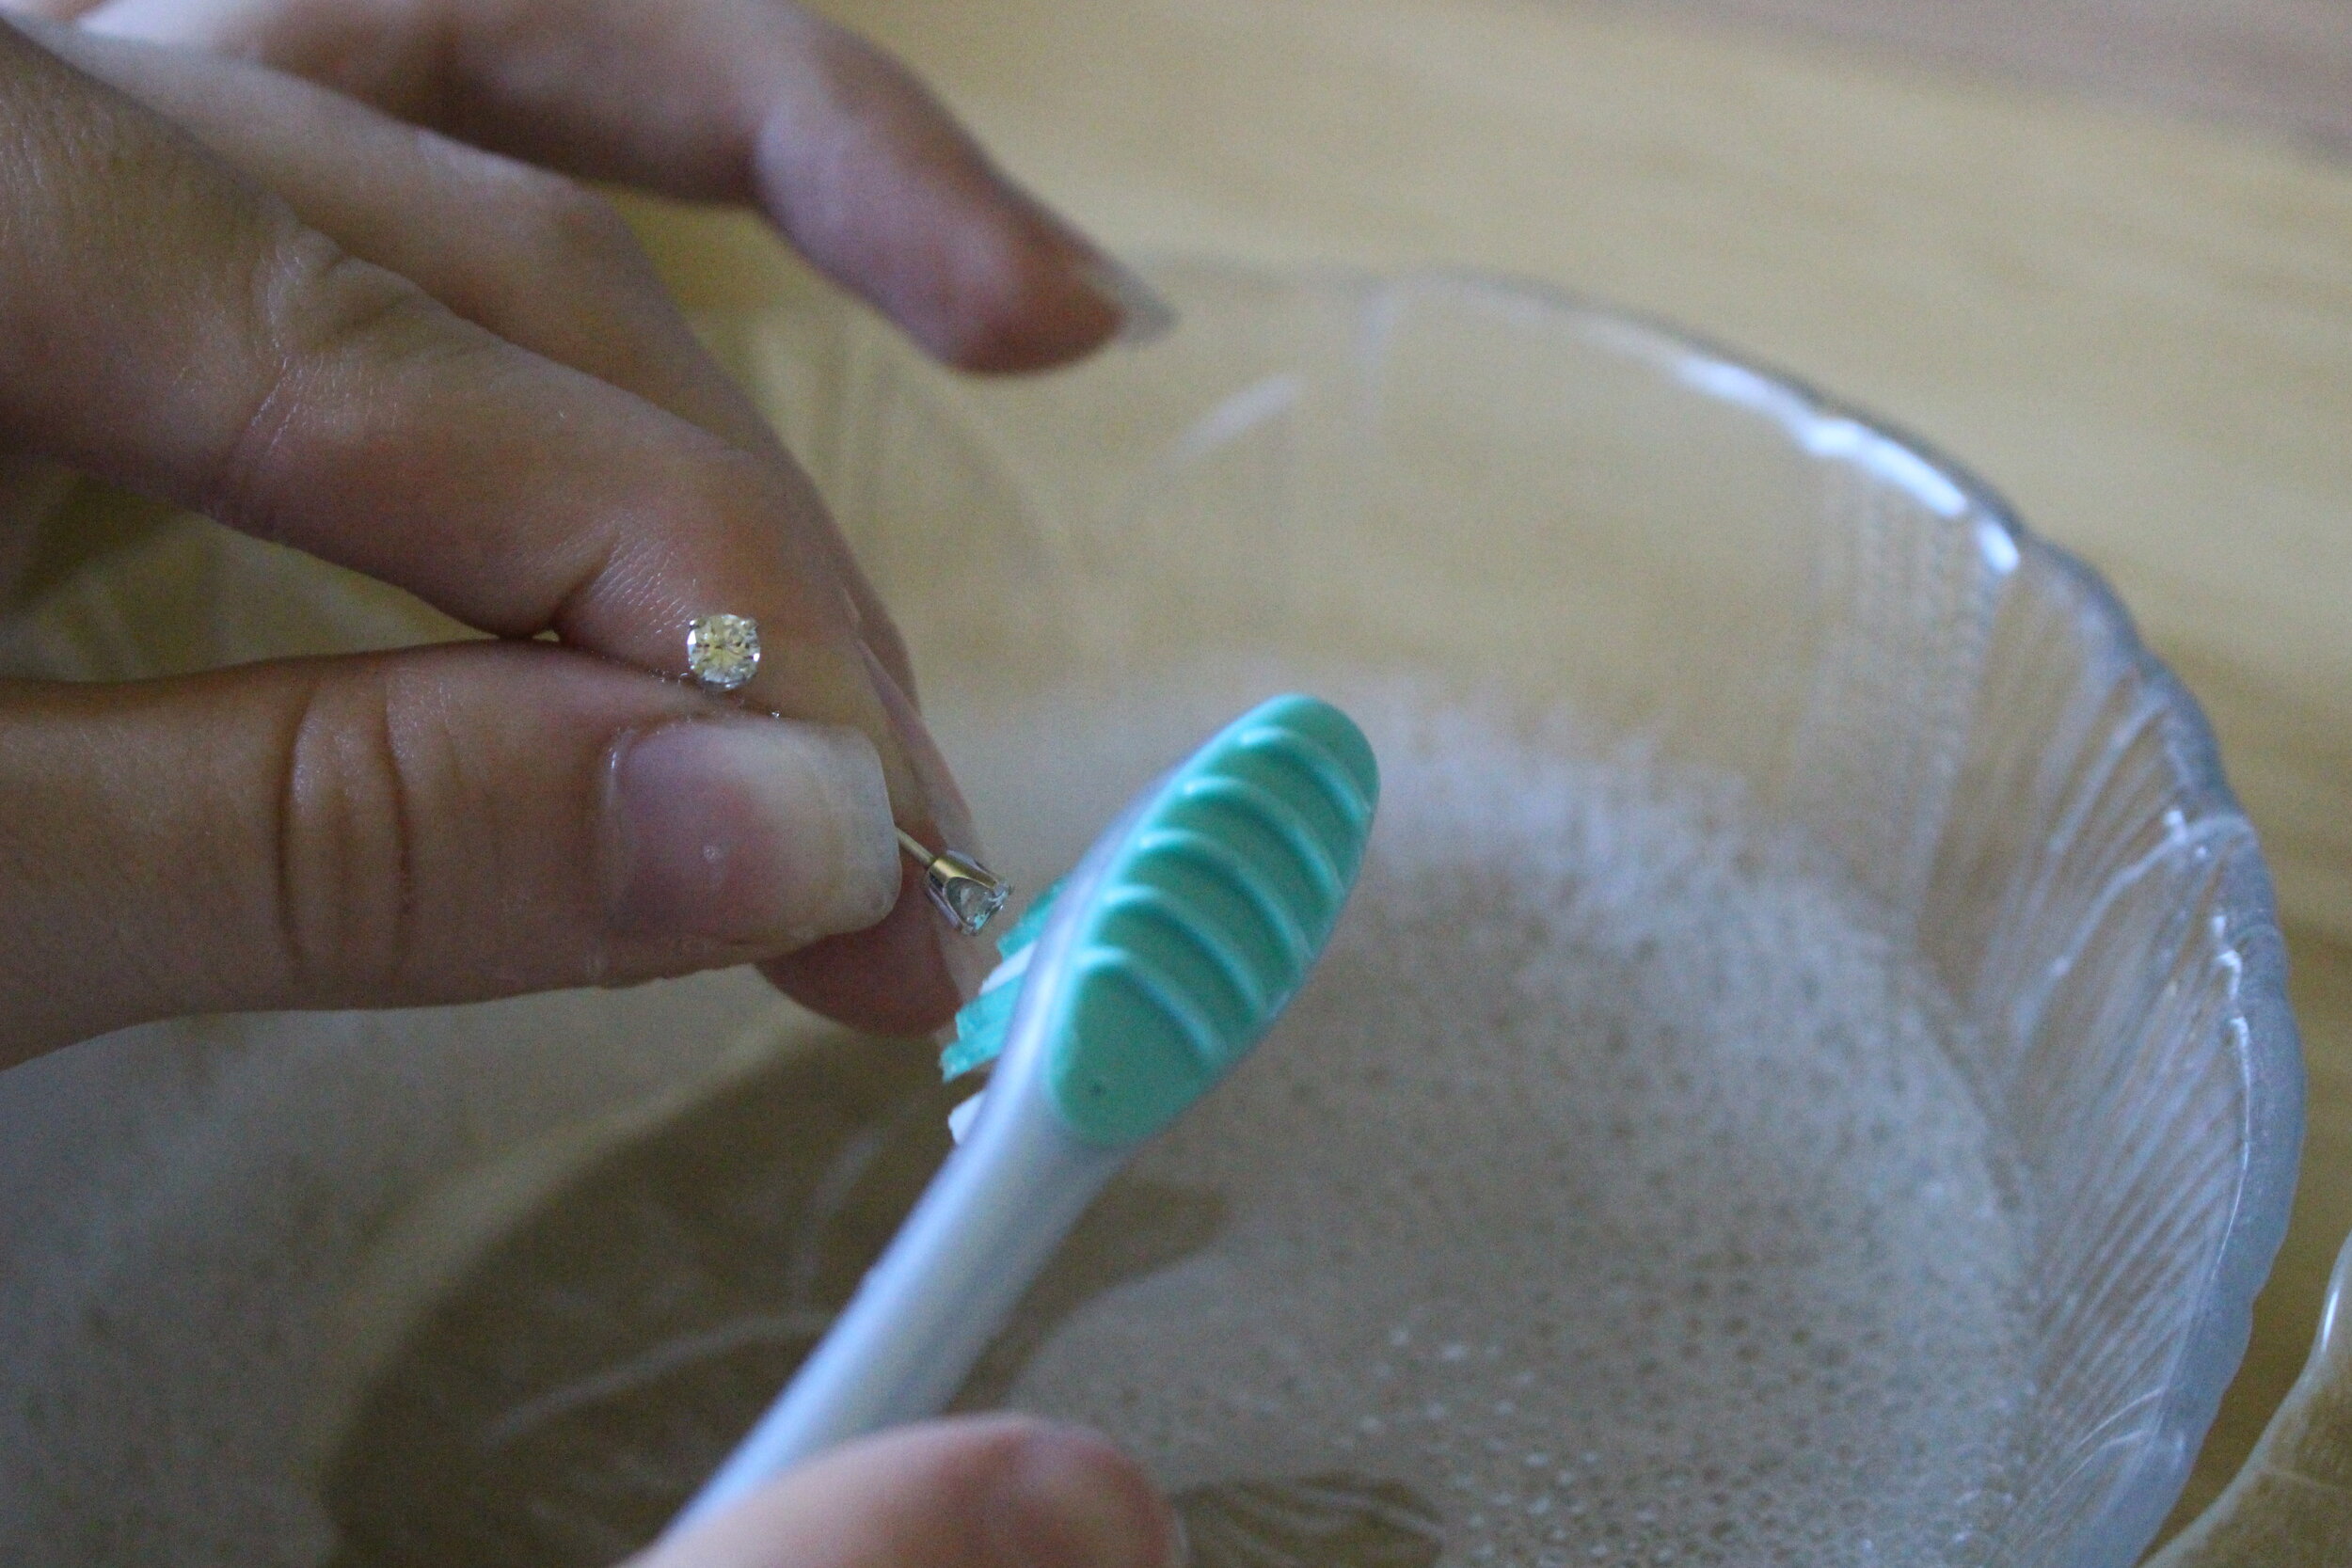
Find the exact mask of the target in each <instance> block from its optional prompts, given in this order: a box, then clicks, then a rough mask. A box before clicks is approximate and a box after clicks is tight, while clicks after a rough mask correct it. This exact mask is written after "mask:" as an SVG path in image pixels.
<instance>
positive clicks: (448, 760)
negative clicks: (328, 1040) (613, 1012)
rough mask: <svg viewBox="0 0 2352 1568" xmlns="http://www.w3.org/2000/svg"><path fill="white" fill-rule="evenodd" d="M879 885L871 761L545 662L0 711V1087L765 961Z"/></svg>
mask: <svg viewBox="0 0 2352 1568" xmlns="http://www.w3.org/2000/svg"><path fill="white" fill-rule="evenodd" d="M897 893H898V854H897V851H896V848H895V847H894V845H893V843H892V840H891V828H890V816H889V799H888V795H887V792H886V791H885V789H884V787H883V784H882V765H881V761H880V759H879V757H878V756H877V755H876V753H875V752H874V748H873V745H872V743H871V742H870V741H868V740H867V739H866V737H865V736H863V735H862V734H860V733H859V732H857V731H855V730H851V729H848V728H843V727H837V726H825V725H814V724H806V723H801V722H796V721H785V720H778V719H771V718H768V717H765V716H762V715H751V714H745V713H743V712H741V711H740V710H739V709H737V708H735V707H733V706H731V705H725V704H722V703H718V702H715V701H713V700H711V699H710V698H707V697H706V696H704V695H703V694H702V693H700V692H698V691H696V690H694V689H691V688H689V687H685V686H681V685H679V684H677V683H675V682H672V681H663V680H660V679H657V678H655V677H653V676H650V675H646V674H644V673H639V672H636V671H630V670H625V669H623V668H621V667H620V666H618V665H615V664H612V663H611V662H609V661H607V660H604V659H599V658H596V657H592V656H589V655H585V654H580V653H576V652H572V651H570V650H568V649H563V648H556V647H550V646H548V645H546V644H543V643H527V642H526V643H506V642H463V643H451V644H447V645H444V646H441V647H436V648H425V649H418V650H414V651H411V652H407V653H401V654H390V655H381V656H368V657H352V658H342V659H309V660H299V661H292V662H285V663H278V664H266V665H253V666H247V667H245V668H242V669H238V670H233V671H225V672H220V673H215V674H209V675H203V676H199V677H195V678H190V679H183V680H172V681H156V682H147V683H137V684H132V685H123V686H103V685H82V684H75V685H56V684H27V683H11V684H8V685H6V686H0V937H4V939H5V941H6V943H7V951H8V954H9V958H8V963H7V964H6V965H5V966H0V1020H6V1021H8V1024H7V1033H8V1039H7V1052H6V1056H5V1059H11V1060H12V1059H19V1058H21V1057H22V1056H24V1055H25V1054H29V1053H32V1052H34V1051H37V1050H40V1049H43V1048H45V1047H47V1046H51V1045H56V1044H60V1043H63V1042H65V1041H68V1040H72V1039H78V1038H82V1037H87V1036H88V1035H91V1034H95V1033H98V1032H101V1031H103V1030H105V1029H110V1028H114V1027H118V1026H119V1025H122V1024H126V1023H132V1022H139V1021H141V1020H144V1019H149V1018H159V1017H167V1016H172V1015H176V1014H180V1013H185V1012H226V1011H240V1010H245V1009H249V1008H257V1007H324V1006H339V1007H340V1006H409V1005H414V1004H421V1003H430V1002H458V1001H469V1000H474V999H477V998H482V997H489V996H501V995H508V994H512V993H515V992H518V991H525V990H544V989H548V988H551V987H557V986H578V985H588V984H614V983H622V982H628V981H634V980H642V979H647V978H651V977H653V976H656V975H663V974H683V973H686V972H688V971H691V970H696V969H705V968H710V967H713V966H716V965H721V964H732V963H741V962H745V961H747V960H750V959H755V958H768V957H772V956H774V955H775V954H778V953H781V952H785V951H787V950H789V949H791V948H793V947H797V946H801V945H804V944H806V943H807V942H811V941H812V940H814V939H816V938H818V937H819V936H823V935H827V934H830V933H834V932H840V931H849V930H856V929H859V928H862V927H866V926H870V925H872V924H873V923H874V922H875V921H876V920H878V919H880V918H881V917H882V914H883V912H884V911H887V910H888V909H889V907H890V903H891V900H892V899H893V898H895V897H896V896H897Z"/></svg>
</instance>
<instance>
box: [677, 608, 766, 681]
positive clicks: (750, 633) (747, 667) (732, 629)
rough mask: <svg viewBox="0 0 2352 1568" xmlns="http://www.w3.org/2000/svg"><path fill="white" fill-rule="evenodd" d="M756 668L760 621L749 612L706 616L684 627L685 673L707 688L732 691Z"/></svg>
mask: <svg viewBox="0 0 2352 1568" xmlns="http://www.w3.org/2000/svg"><path fill="white" fill-rule="evenodd" d="M758 668H759V623H758V622H756V621H755V620H753V619H752V618H751V617H750V616H748V615H705V616H703V617H702V618H701V619H699V620H697V621H696V622H695V623H694V624H693V625H692V626H689V627H687V628H686V673H688V674H690V675H691V676H693V677H694V684H695V685H697V686H699V687H702V688H704V689H706V690H710V691H733V690H736V689H739V688H740V687H741V686H742V685H743V684H744V683H745V682H747V681H749V680H750V679H751V678H752V675H753V673H755V671H757V670H758Z"/></svg>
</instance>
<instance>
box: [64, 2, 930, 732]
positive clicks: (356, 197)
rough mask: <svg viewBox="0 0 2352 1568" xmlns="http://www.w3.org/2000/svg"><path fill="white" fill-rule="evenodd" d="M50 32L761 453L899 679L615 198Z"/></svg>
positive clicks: (522, 327) (205, 64) (272, 181)
mask: <svg viewBox="0 0 2352 1568" xmlns="http://www.w3.org/2000/svg"><path fill="white" fill-rule="evenodd" d="M41 37H42V40H43V42H44V43H45V44H46V45H47V46H48V47H50V48H51V49H52V50H53V52H55V53H56V54H57V55H60V56H61V57H62V58H65V59H67V60H70V61H71V62H72V63H73V64H74V65H75V66H77V67H79V68H80V69H81V70H84V71H88V72H89V73H90V74H92V75H93V76H96V77H98V78H99V79H100V80H102V81H103V82H105V83H107V84H108V85H109V86H111V87H117V88H119V90H121V91H123V92H125V93H128V94H129V95H130V96H132V97H133V98H135V99H136V100H138V101H139V102H140V103H144V104H146V105H147V106H148V107H149V108H151V109H153V110H154V111H155V112H157V113H158V114H160V115H163V116H164V117H165V118H167V119H170V120H171V121H172V122H173V123H175V124H177V125H179V126H180V127H181V128H182V129H183V130H185V131H187V132H189V133H191V134H192V135H195V137H196V138H197V139H198V140H199V142H201V143H203V144H204V146H206V147H207V148H209V149H210V150H213V151H214V152H215V153H217V154H219V155H220V157H221V158H222V159H224V160H225V161H226V162H227V163H229V164H230V166H233V167H235V168H236V169H238V170H239V171H240V172H242V173H244V174H245V175H246V176H247V177H249V178H250V179H252V180H254V181H255V182H258V183H260V184H262V186H264V187H266V188H267V189H268V190H269V191H271V192H272V193H273V194H274V195H276V196H277V197H278V198H280V199H281V200H283V201H284V202H285V203H286V204H287V205H288V206H289V207H291V208H293V209H294V215H295V216H296V217H298V218H300V219H301V220H302V221H303V222H304V223H306V224H308V225H309V226H310V227H311V228H312V229H315V230H319V231H320V232H321V233H323V234H325V235H326V236H327V237H328V238H329V239H332V240H333V241H334V242H335V243H336V244H337V245H341V246H342V248H343V249H344V250H346V251H348V252H349V253H350V254H352V255H354V256H357V257H358V258H360V259H361V260H362V261H373V262H374V263H375V264H376V265H378V266H381V267H384V268H387V269H388V270H389V271H392V272H395V273H398V274H399V275H400V276H401V277H405V278H407V279H408V280H409V281H410V282H413V283H415V284H416V285H417V286H418V287H420V288H421V289H422V290H424V292H425V293H428V294H430V295H431V296H432V297H433V298H434V299H436V300H437V301H439V302H440V303H441V304H442V305H445V306H447V307H448V308H449V309H451V310H452V311H453V312H454V313H456V314H457V315H459V316H461V317H463V318H464V319H465V320H467V321H469V322H472V323H474V324H475V325H478V326H483V327H485V328H487V329H488V330H490V331H491V332H494V333H496V334H497V335H498V336H500V337H501V338H503V339H505V340H506V341H508V342H510V343H514V344H515V345H516V346H517V347H520V348H526V349H529V350H531V351H532V353H534V354H538V355H542V356H546V357H548V358H549V359H553V360H555V361H556V362H558V363H559V364H564V365H568V366H570V367H571V368H572V369H574V370H578V371H583V372H586V373H588V374H590V375H592V376H595V377H596V378H597V379H598V380H600V381H604V382H606V383H609V384H610V385H612V386H615V387H619V388H623V389H624V390H627V391H630V392H634V393H636V394H637V395H638V396H639V397H642V398H644V400H645V401H647V402H648V403H651V404H654V405H655V406H656V407H658V408H661V409H664V410H666V411H667V412H669V413H672V414H675V415H677V416H678V417H679V418H680V419H683V420H691V422H693V423H694V424H697V425H700V426H701V427H702V428H703V429H705V430H707V431H709V432H710V433H711V434H712V435H714V436H719V437H720V438H722V439H723V440H725V441H728V442H731V443H732V444H734V445H736V446H738V447H740V448H742V449H743V450H744V451H749V452H753V453H755V454H757V455H759V456H762V457H765V458H767V459H769V460H770V461H771V463H773V464H774V466H775V467H776V469H777V472H778V476H779V478H780V479H781V481H782V482H783V483H786V484H787V485H788V486H789V487H791V488H792V489H793V490H794V491H795V493H796V495H797V496H798V498H799V505H798V506H797V507H796V512H797V513H798V515H801V516H803V517H804V518H806V519H808V521H809V526H810V529H811V531H812V532H813V533H815V534H817V535H818V538H819V539H820V542H821V543H822V544H823V546H825V549H826V552H827V556H828V559H829V560H830V562H831V563H832V566H833V570H834V575H835V576H836V577H837V578H840V580H841V582H842V584H843V586H844V587H845V588H847V590H848V591H849V594H850V600H851V604H852V608H853V609H854V610H855V612H856V615H855V620H856V629H857V632H858V635H859V636H860V637H861V638H862V639H863V640H864V641H865V642H866V646H867V647H869V648H871V649H873V650H874V653H875V655H876V657H878V658H879V659H880V660H881V661H882V667H883V668H884V669H885V670H887V671H889V673H890V674H891V676H892V678H893V679H894V680H896V681H897V682H898V685H899V687H900V688H901V689H905V690H910V691H911V690H912V689H913V687H914V674H913V670H912V667H911V665H910V663H909V661H908V657H907V653H906V646H905V643H904V641H903V640H902V639H901V638H900V636H899V633H898V627H897V626H896V625H895V624H894V623H893V622H892V620H891V618H890V615H889V612H888V611H887V610H885V609H884V608H883V606H882V599H881V596H880V595H879V594H876V593H875V592H874V590H873V588H872V586H871V584H869V583H868V582H867V581H866V575H865V573H864V572H863V571H862V570H861V569H860V568H859V567H858V565H857V562H856V561H855V559H854V558H853V557H852V556H851V555H850V550H849V547H848V546H847V545H846V544H845V543H844V542H843V541H842V539H841V537H840V535H839V532H838V531H836V530H835V529H834V527H833V525H832V521H831V519H830V517H829V516H828V515H826V513H825V510H824V506H823V503H822V502H821V501H820V500H819V499H818V497H817V495H816V493H815V491H814V490H813V489H812V488H811V487H810V486H809V484H808V483H807V481H806V479H805V477H804V476H803V474H802V472H801V470H800V468H799V467H798V465H796V464H794V463H793V462H792V460H791V459H790V457H789V456H788V455H787V453H786V452H785V451H784V449H783V447H782V445H781V444H780V443H779V442H778V441H777V440H776V437H775V433H774V432H773V430H772V429H771V428H770V426H769V424H768V421H767V420H765V419H763V418H762V417H761V416H760V414H759V412H758V410H757V409H756V408H755V406H754V405H753V404H752V403H751V400H750V399H749V398H747V397H745V396H744V395H743V393H742V391H741V389H740V388H738V387H737V386H736V385H735V383H734V382H733V381H731V380H730V379H728V377H727V376H726V374H725V373H724V372H722V371H721V370H720V369H719V367H718V365H717V364H716V363H715V362H714V361H713V360H712V359H711V358H710V356H709V355H708V354H707V353H706V352H705V351H704V350H703V347H702V345H701V343H700V342H699V341H697V340H696V339H695V337H694V334H693V331H692V329H691V328H690V327H689V326H688V325H686V322H685V319H684V318H683V317H682V316H681V315H680V314H679V313H678V311H677V309H676V308H675V305H674V304H673V303H672V301H671V299H670V296H669V294H668V293H667V291H666V290H664V288H663V287H662V285H661V280H660V277H659V275H658V274H657V273H656V272H655V270H654V267H653V264H652V262H651V261H649V260H648V259H647V258H646V256H645V254H644V250H643V249H642V248H641V247H640V246H639V245H638V244H637V242H636V240H635V238H634V237H633V236H632V235H631V234H630V232H629V230H628V225H627V224H626V223H625V222H624V221H623V220H622V219H621V217H620V216H619V214H616V213H615V212H614V211H613V210H612V207H611V206H610V205H609V204H608V203H606V202H604V201H602V200H601V199H599V198H596V197H595V196H593V195H591V194H590V193H588V192H587V191H585V190H583V189H582V188H581V187H580V186H579V185H578V184H576V183H574V182H572V181H570V180H567V179H565V178H564V177H562V176H560V175H552V174H548V173H546V172H545V171H543V170H540V169H536V168H533V167H532V166H529V165H526V164H520V163H516V162H515V161H514V160H512V159H509V158H504V157H501V156H499V155H497V154H493V153H486V152H483V151H481V150H477V149H474V148H471V147H468V146H466V145H464V144H463V143H460V142H455V141H452V140H450V139H448V138H447V137H444V136H441V135H437V134H434V133H431V132H420V131H418V130H417V129H416V128H415V127H413V126H410V125H406V124H404V123H403V122H401V121H399V120H395V119H390V118H389V117H387V116H385V115H384V114H382V113H380V112H379V111H377V110H374V109H372V108H370V107H368V106H367V105H366V104H364V103H358V102H357V101H355V100H353V99H349V98H346V97H344V96H342V94H340V93H336V92H331V91H329V90H327V89H326V88H325V87H316V86H314V85H312V84H310V83H309V82H305V81H302V80H301V79H299V78H297V77H293V76H288V75H285V74H283V73H282V72H279V71H271V70H264V69H262V68H261V67H258V66H251V65H246V64H244V63H242V62H239V61H234V60H228V59H221V58H216V57H214V56H210V55H198V54H192V53H190V52H188V51H185V50H176V49H164V48H160V47H158V46H156V45H152V44H145V43H138V42H135V41H130V40H122V39H113V38H103V37H99V36H95V35H92V34H88V33H86V32H82V31H79V30H74V29H52V30H50V31H48V32H45V33H43V34H42V35H41Z"/></svg>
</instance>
